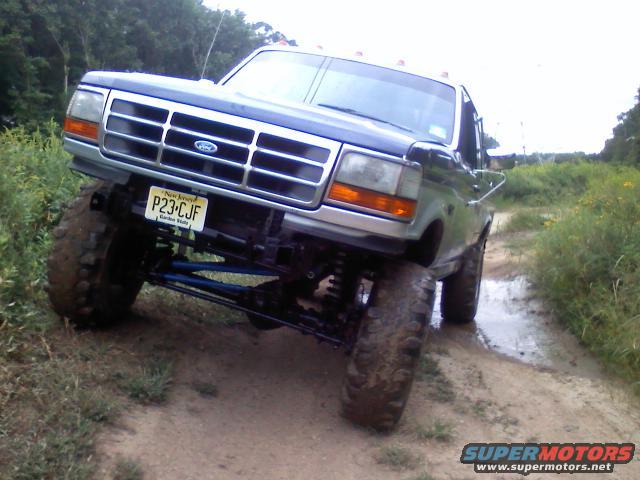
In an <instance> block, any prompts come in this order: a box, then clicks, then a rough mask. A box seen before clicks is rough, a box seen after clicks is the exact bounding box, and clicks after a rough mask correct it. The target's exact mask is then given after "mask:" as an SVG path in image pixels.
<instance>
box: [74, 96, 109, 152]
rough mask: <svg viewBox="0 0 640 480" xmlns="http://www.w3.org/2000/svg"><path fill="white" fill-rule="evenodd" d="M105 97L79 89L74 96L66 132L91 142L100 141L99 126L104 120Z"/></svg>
mask: <svg viewBox="0 0 640 480" xmlns="http://www.w3.org/2000/svg"><path fill="white" fill-rule="evenodd" d="M104 101H105V95H104V94H102V93H100V92H94V91H90V90H82V89H78V90H76V92H75V93H74V94H73V97H72V98H71V102H69V108H68V109H67V118H65V121H64V131H65V132H66V133H71V134H73V135H79V136H81V137H84V138H88V139H91V140H98V124H99V123H100V119H101V118H102V110H103V108H104Z"/></svg>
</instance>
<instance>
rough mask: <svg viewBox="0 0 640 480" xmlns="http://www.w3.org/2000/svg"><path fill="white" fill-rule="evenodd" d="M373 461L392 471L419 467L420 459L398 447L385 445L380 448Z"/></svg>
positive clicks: (405, 449)
mask: <svg viewBox="0 0 640 480" xmlns="http://www.w3.org/2000/svg"><path fill="white" fill-rule="evenodd" d="M375 460H376V462H378V463H379V464H381V465H386V466H388V467H391V468H392V469H394V470H413V469H414V468H417V467H418V466H419V465H420V457H419V456H418V455H416V454H415V453H413V452H412V451H411V450H409V449H408V448H406V447H402V446H400V445H387V446H384V447H382V448H380V450H378V452H377V453H376V455H375Z"/></svg>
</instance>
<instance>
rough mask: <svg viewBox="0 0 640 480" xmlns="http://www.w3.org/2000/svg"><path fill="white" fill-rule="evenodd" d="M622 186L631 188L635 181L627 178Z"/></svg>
mask: <svg viewBox="0 0 640 480" xmlns="http://www.w3.org/2000/svg"><path fill="white" fill-rule="evenodd" d="M622 186H623V187H624V188H631V187H633V182H630V181H629V180H627V181H626V182H624V183H623V184H622Z"/></svg>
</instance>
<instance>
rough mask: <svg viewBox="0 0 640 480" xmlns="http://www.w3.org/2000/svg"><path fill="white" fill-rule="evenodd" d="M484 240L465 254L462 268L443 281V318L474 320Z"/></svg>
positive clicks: (441, 309)
mask: <svg viewBox="0 0 640 480" xmlns="http://www.w3.org/2000/svg"><path fill="white" fill-rule="evenodd" d="M485 244H486V241H485V240H482V241H480V242H479V243H477V244H476V245H474V246H473V247H471V248H470V249H469V250H468V251H467V253H466V254H465V257H464V260H463V263H462V267H461V268H460V270H459V271H458V272H456V273H454V274H453V275H451V276H450V277H447V278H445V279H444V281H443V282H442V298H441V299H440V312H441V314H442V318H443V319H444V320H445V321H447V322H451V323H457V324H464V323H469V322H472V321H473V319H474V318H475V316H476V312H477V310H478V299H479V298H480V284H481V283H482V265H483V263H484V248H485Z"/></svg>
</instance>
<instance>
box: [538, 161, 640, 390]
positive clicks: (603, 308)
mask: <svg viewBox="0 0 640 480" xmlns="http://www.w3.org/2000/svg"><path fill="white" fill-rule="evenodd" d="M601 173H606V175H605V174H601V175H598V177H597V181H592V182H590V187H589V189H588V190H587V192H586V193H585V194H584V195H583V196H582V197H581V199H580V200H579V202H578V204H577V206H576V207H574V208H573V209H571V210H570V211H569V212H568V213H566V214H565V215H563V216H562V217H561V218H560V220H558V221H557V222H552V223H548V224H547V228H546V229H545V230H544V232H543V233H542V234H541V235H540V237H539V239H538V240H537V245H536V248H535V259H534V266H533V270H534V272H533V273H534V280H535V282H536V285H537V286H538V288H539V290H540V292H541V294H542V296H543V297H544V298H545V299H546V300H547V301H548V302H549V304H550V305H551V306H552V307H553V309H554V311H555V313H556V316H557V317H558V318H559V319H561V320H562V321H564V322H566V323H567V325H568V326H569V327H570V329H571V330H572V331H573V332H574V333H575V334H576V335H577V336H578V337H579V338H580V339H581V340H582V341H583V342H584V343H585V344H586V345H587V346H588V347H590V348H591V349H592V350H594V351H595V352H596V353H598V354H599V355H600V356H601V357H602V358H603V359H604V361H605V363H606V364H608V365H610V366H611V367H613V368H614V369H615V371H616V372H618V373H621V374H622V375H624V376H626V377H628V378H631V379H632V380H633V381H634V382H640V202H639V201H638V200H639V199H640V171H638V170H636V169H632V168H626V169H617V170H615V169H612V168H610V169H609V170H608V171H606V172H601Z"/></svg>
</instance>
